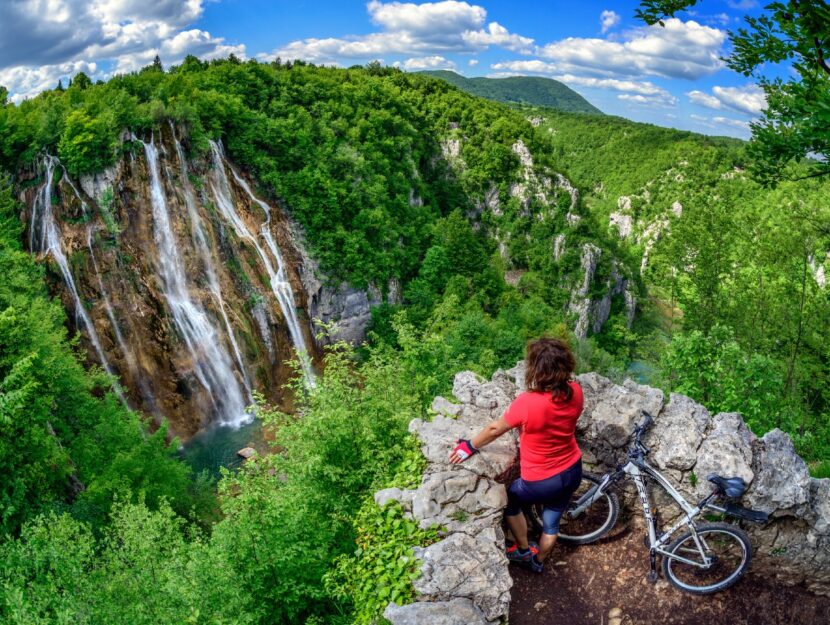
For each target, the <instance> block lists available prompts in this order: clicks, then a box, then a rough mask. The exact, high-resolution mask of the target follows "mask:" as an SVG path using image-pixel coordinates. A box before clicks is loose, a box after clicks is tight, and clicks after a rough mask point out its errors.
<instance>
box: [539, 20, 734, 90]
mask: <svg viewBox="0 0 830 625" xmlns="http://www.w3.org/2000/svg"><path fill="white" fill-rule="evenodd" d="M726 36H727V34H726V32H725V31H722V30H720V29H717V28H712V27H709V26H703V25H701V24H698V23H697V22H694V21H688V22H684V21H682V20H680V19H677V18H671V19H667V20H665V27H661V26H659V25H657V24H655V25H654V26H648V27H643V28H637V29H634V30H632V31H629V32H627V33H626V35H625V38H624V40H622V41H609V40H608V39H584V38H578V37H568V38H567V39H562V40H560V41H556V42H553V43H549V44H547V45H545V46H542V47H540V48H538V49H537V54H538V55H539V56H541V57H543V58H545V59H547V60H549V61H550V62H553V63H556V64H557V65H558V66H559V68H560V70H561V71H568V72H582V73H584V72H589V73H594V74H598V75H601V76H615V75H624V76H643V75H645V76H663V77H669V78H686V79H697V78H700V77H702V76H706V75H708V74H712V73H714V72H716V71H718V70H719V69H721V68H722V67H723V62H722V61H721V60H720V54H721V48H722V46H723V44H724V42H725V41H726Z"/></svg>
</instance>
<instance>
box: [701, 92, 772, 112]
mask: <svg viewBox="0 0 830 625" xmlns="http://www.w3.org/2000/svg"><path fill="white" fill-rule="evenodd" d="M712 92H713V93H714V94H715V97H717V98H718V99H719V100H720V101H721V102H723V103H724V104H725V105H726V106H728V107H729V108H732V109H735V110H737V111H741V112H743V113H747V114H748V115H760V113H761V111H762V110H763V109H765V108H766V106H767V98H766V95H765V94H764V91H763V89H761V88H760V87H758V86H756V85H749V86H746V87H713V88H712Z"/></svg>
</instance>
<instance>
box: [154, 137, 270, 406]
mask: <svg viewBox="0 0 830 625" xmlns="http://www.w3.org/2000/svg"><path fill="white" fill-rule="evenodd" d="M170 131H171V132H172V134H173V141H174V142H175V145H176V155H177V156H178V158H179V165H180V173H181V175H180V180H181V183H182V187H183V188H184V203H185V206H186V207H187V216H188V218H189V220H190V234H191V237H192V238H193V242H194V243H195V244H196V249H197V250H198V251H199V256H200V257H201V259H202V264H203V265H204V268H205V274H206V275H207V279H208V286H209V287H210V292H211V294H212V295H213V298H214V299H215V300H216V304H217V305H218V307H219V313H220V315H221V316H222V322H223V323H224V325H225V332H226V334H227V335H228V339H229V340H230V343H231V348H232V349H233V354H234V358H235V359H236V364H237V366H238V367H239V372H240V373H241V374H242V381H243V382H244V384H245V391H246V393H247V396H248V400H249V402H250V403H253V393H252V389H251V381H250V379H249V378H248V372H247V371H246V367H245V362H244V361H243V360H242V352H241V351H240V349H239V344H238V343H237V342H236V336H235V335H234V332H233V326H232V325H231V322H230V319H229V318H228V312H227V309H226V307H225V298H224V297H222V288H221V287H220V286H219V279H218V278H217V274H216V266H215V264H214V260H213V254H211V251H210V246H209V245H208V240H207V233H206V232H205V228H204V224H203V223H202V218H201V217H200V216H199V211H198V210H197V208H196V198H195V197H194V194H193V187H192V186H191V185H190V180H189V179H188V177H187V175H188V171H187V160H186V159H185V157H184V150H183V149H182V145H181V143H179V139H178V137H177V136H176V128H175V126H174V125H173V122H170Z"/></svg>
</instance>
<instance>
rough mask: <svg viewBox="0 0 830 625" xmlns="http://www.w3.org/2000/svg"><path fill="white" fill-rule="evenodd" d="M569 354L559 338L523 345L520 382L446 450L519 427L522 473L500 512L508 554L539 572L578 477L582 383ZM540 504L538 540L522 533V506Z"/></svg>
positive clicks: (467, 449) (475, 445) (453, 456)
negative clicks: (521, 386) (473, 430)
mask: <svg viewBox="0 0 830 625" xmlns="http://www.w3.org/2000/svg"><path fill="white" fill-rule="evenodd" d="M574 368H575V362H574V357H573V354H572V353H571V350H570V348H569V347H568V345H567V344H566V343H564V342H563V341H560V340H559V339H547V338H543V339H539V340H537V341H534V342H532V343H530V344H529V345H528V347H527V371H526V373H525V387H526V388H527V391H525V392H524V393H522V394H520V395H519V396H518V397H517V398H516V399H515V400H514V401H513V403H512V404H510V407H509V408H508V409H507V411H506V412H505V413H504V416H502V417H501V418H500V419H497V420H496V421H493V422H492V423H490V424H489V425H487V426H485V427H484V428H483V429H482V430H481V431H480V432H479V433H478V434H476V435H475V436H474V437H473V438H472V440H468V439H462V440H459V441H458V444H457V445H456V446H455V448H454V449H453V450H452V452H451V453H450V462H451V463H452V464H458V463H459V462H463V461H464V460H466V459H467V458H469V457H470V456H471V455H473V454H475V453H477V452H478V451H479V449H481V448H482V447H484V446H485V445H487V444H489V443H492V442H493V441H494V440H496V439H497V438H498V437H500V436H501V435H503V434H504V433H505V432H507V431H508V430H511V429H512V428H515V427H518V428H521V433H520V435H519V448H520V450H521V454H520V456H521V461H520V465H521V478H520V479H518V480H516V481H515V482H513V483H512V484H511V485H510V488H508V490H507V509H506V510H505V517H506V519H507V525H508V526H509V527H510V531H511V532H512V533H513V536H514V538H515V539H516V543H515V544H514V545H512V546H511V547H510V548H508V549H507V557H508V559H510V560H512V561H515V562H526V563H530V565H531V568H532V570H534V571H535V572H537V573H541V572H542V570H543V563H544V561H545V558H547V557H548V555H549V554H550V551H551V549H552V548H553V545H554V544H555V543H556V536H557V535H558V534H559V519H560V518H561V516H562V513H563V512H564V511H565V509H566V508H567V506H568V502H569V501H570V499H571V496H572V495H573V493H574V491H576V489H577V487H578V486H579V483H580V482H581V481H582V452H581V451H580V450H579V446H578V445H577V444H576V437H575V431H576V422H577V419H579V415H580V414H581V413H582V406H583V397H582V388H581V387H580V386H579V384H578V383H577V382H576V381H574V380H573V379H571V378H572V375H573V371H574ZM535 503H541V504H543V506H544V507H543V514H542V521H543V529H542V537H541V539H540V541H539V545H538V546H537V545H535V544H533V543H529V542H528V539H527V521H526V519H525V517H524V514H523V513H522V507H523V506H525V505H527V504H535Z"/></svg>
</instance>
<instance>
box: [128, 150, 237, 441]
mask: <svg viewBox="0 0 830 625" xmlns="http://www.w3.org/2000/svg"><path fill="white" fill-rule="evenodd" d="M142 144H143V146H144V155H145V157H146V160H147V169H148V172H149V174H150V200H151V203H152V208H153V230H154V236H155V241H156V246H157V248H158V255H159V258H158V272H159V275H160V277H161V280H162V284H163V286H164V296H165V298H166V299H167V303H168V305H169V308H170V313H171V315H172V317H173V321H174V323H175V325H176V328H177V329H178V331H179V334H180V335H181V337H182V338H183V339H184V342H185V345H186V346H187V349H188V352H189V353H190V356H191V359H192V364H193V370H194V373H195V375H196V377H197V379H198V380H199V382H200V383H201V384H202V386H204V388H205V390H206V391H207V392H208V395H209V396H210V399H211V401H212V402H213V404H214V407H215V409H216V412H217V415H218V417H219V420H220V421H221V423H222V424H225V425H230V426H234V427H238V426H240V425H242V424H243V423H245V422H247V421H249V420H250V418H251V417H250V415H248V414H247V413H246V412H245V401H244V399H243V394H242V392H241V389H240V386H239V382H238V381H237V379H236V377H235V376H234V374H233V366H232V364H231V360H230V358H229V357H228V354H227V352H225V350H224V349H222V347H221V341H220V339H219V335H218V332H217V331H216V330H215V328H214V327H213V326H212V324H211V322H210V319H209V318H208V315H207V314H206V312H205V311H204V310H203V309H202V307H201V306H200V305H198V303H197V302H195V301H194V300H192V299H191V298H190V294H189V292H188V289H187V282H186V279H185V270H184V264H183V262H182V260H181V257H180V256H179V252H178V248H177V246H176V241H175V237H174V235H173V231H172V228H171V226H170V216H169V212H168V209H167V199H166V197H165V194H164V190H163V188H162V185H161V176H160V174H159V163H158V150H157V149H156V146H155V145H154V143H153V142H152V140H151V143H146V142H143V141H142Z"/></svg>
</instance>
